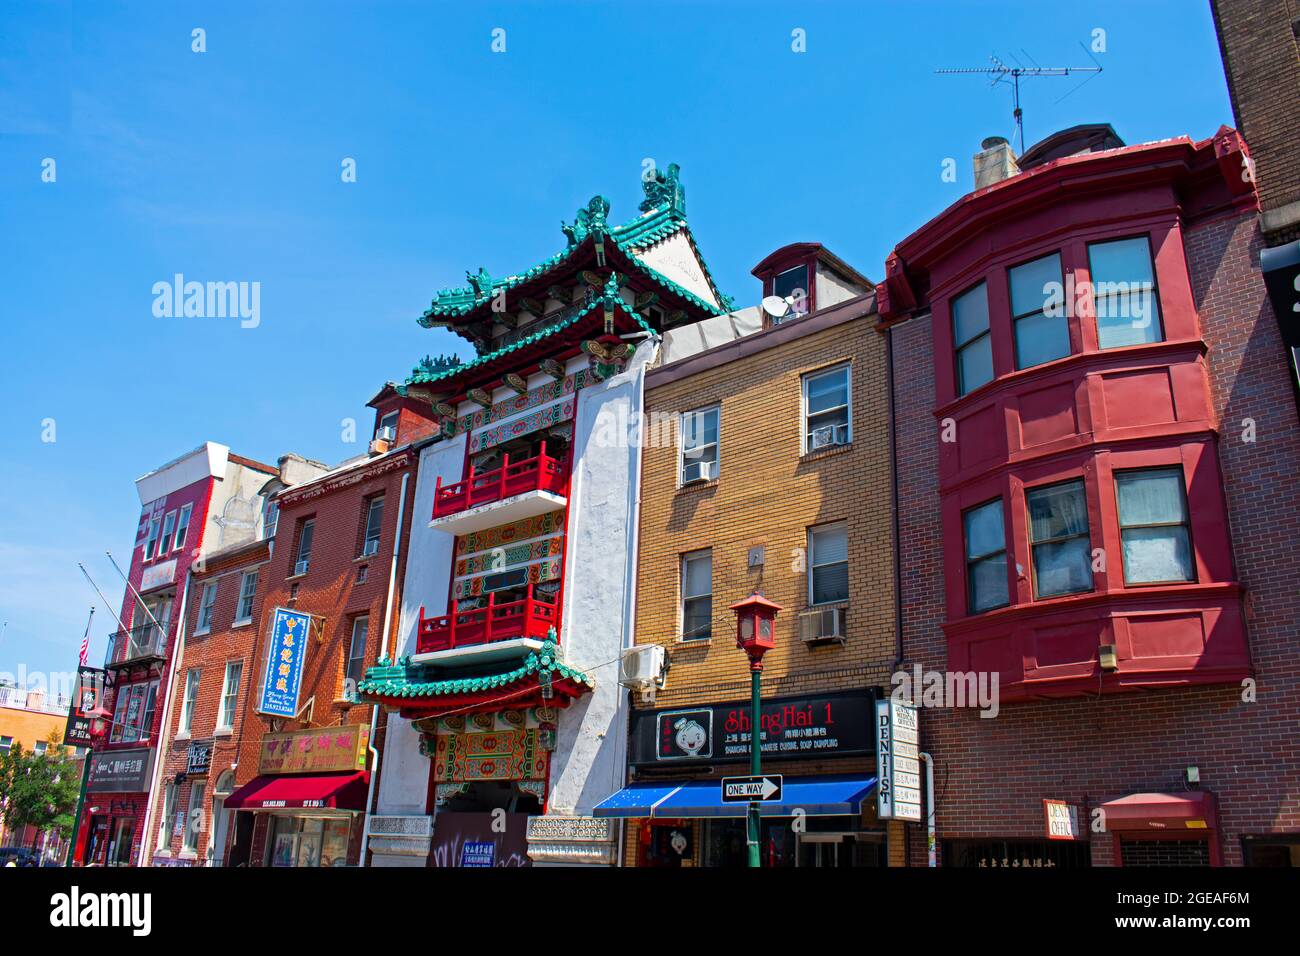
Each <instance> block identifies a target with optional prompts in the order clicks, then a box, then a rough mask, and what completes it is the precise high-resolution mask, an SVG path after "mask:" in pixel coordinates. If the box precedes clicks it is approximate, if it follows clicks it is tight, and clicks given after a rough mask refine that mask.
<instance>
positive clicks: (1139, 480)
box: [1115, 467, 1195, 584]
mask: <svg viewBox="0 0 1300 956" xmlns="http://www.w3.org/2000/svg"><path fill="white" fill-rule="evenodd" d="M1115 497H1116V499H1117V503H1118V506H1119V527H1120V541H1121V544H1122V547H1123V556H1124V583H1125V584H1165V583H1173V582H1179V581H1192V580H1195V576H1194V574H1193V573H1192V545H1191V533H1190V529H1189V528H1188V519H1187V498H1186V493H1185V489H1184V487H1183V473H1182V469H1181V468H1177V467H1174V468H1148V469H1143V470H1141V471H1123V472H1117V473H1116V475H1115Z"/></svg>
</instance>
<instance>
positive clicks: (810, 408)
mask: <svg viewBox="0 0 1300 956" xmlns="http://www.w3.org/2000/svg"><path fill="white" fill-rule="evenodd" d="M850 367H851V366H848V365H840V366H838V367H836V368H832V369H828V370H826V371H824V372H814V373H812V374H811V375H805V376H804V377H803V415H804V453H805V454H806V453H808V452H813V451H817V450H818V449H821V448H830V447H833V446H835V445H847V444H848V443H849V442H851V441H852V440H853V433H852V430H851V426H850V421H851V419H852V417H853V416H852V408H851V405H850V399H849V369H850Z"/></svg>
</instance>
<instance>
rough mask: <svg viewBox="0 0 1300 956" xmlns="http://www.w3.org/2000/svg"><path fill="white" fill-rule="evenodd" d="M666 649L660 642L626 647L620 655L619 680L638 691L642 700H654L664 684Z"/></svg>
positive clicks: (629, 688) (628, 687)
mask: <svg viewBox="0 0 1300 956" xmlns="http://www.w3.org/2000/svg"><path fill="white" fill-rule="evenodd" d="M663 679H664V649H663V647H662V646H661V645H659V644H637V645H636V646H635V647H626V648H624V649H623V653H622V654H621V655H620V656H619V661H618V682H619V684H621V685H622V686H623V687H626V688H627V689H628V690H632V691H637V692H639V693H640V694H641V699H642V700H649V701H652V700H654V694H655V691H656V690H658V689H659V688H660V687H662V686H663Z"/></svg>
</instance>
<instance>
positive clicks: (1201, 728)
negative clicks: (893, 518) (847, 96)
mask: <svg viewBox="0 0 1300 956" xmlns="http://www.w3.org/2000/svg"><path fill="white" fill-rule="evenodd" d="M1244 163H1245V152H1244V147H1243V144H1242V142H1241V140H1240V138H1239V137H1238V136H1237V135H1236V133H1235V132H1233V131H1232V130H1228V129H1226V128H1225V129H1221V130H1220V131H1219V132H1218V133H1217V134H1216V135H1215V136H1214V137H1212V138H1210V139H1207V140H1203V141H1200V142H1194V141H1192V140H1190V139H1188V138H1186V137H1178V138H1174V139H1169V140H1163V141H1160V142H1157V143H1150V144H1142V145H1137V146H1124V145H1123V144H1122V143H1121V142H1119V141H1118V137H1115V136H1114V134H1113V131H1110V130H1109V129H1108V128H1105V127H1082V128H1076V129H1075V130H1071V131H1066V132H1065V133H1062V134H1058V136H1056V137H1053V138H1052V142H1051V146H1050V148H1040V147H1034V148H1031V149H1030V150H1028V151H1027V152H1026V154H1025V155H1024V156H1022V157H1020V159H1019V162H1017V160H1016V157H1014V156H1013V155H1011V154H1010V149H1009V147H1008V146H1007V145H1006V143H1005V141H1003V140H997V139H993V140H988V141H986V142H985V144H984V149H983V150H982V152H981V153H980V154H979V155H978V156H977V182H976V185H977V189H976V191H975V192H973V193H970V194H968V195H966V196H965V197H963V198H962V199H960V200H959V201H958V202H956V203H954V204H953V205H952V206H950V207H949V208H948V209H947V210H945V211H944V212H942V213H941V214H940V215H938V216H937V217H935V218H934V219H932V220H931V221H930V222H928V223H926V224H925V225H924V226H923V227H922V228H921V229H919V230H918V231H917V232H915V233H914V234H913V235H911V236H909V237H908V238H907V239H905V240H903V241H902V242H901V243H899V244H898V246H897V247H896V249H895V251H894V253H893V254H892V255H891V256H890V258H889V261H888V263H887V266H886V279H885V281H884V282H882V283H881V285H880V287H879V289H878V296H879V303H880V305H879V307H880V314H881V328H882V330H883V332H884V334H885V335H886V336H887V337H888V339H889V341H890V353H891V356H892V382H893V394H892V402H893V405H894V407H895V408H896V426H895V445H894V454H895V457H896V460H897V486H898V488H899V493H900V505H899V526H900V527H899V540H898V555H899V566H900V576H899V583H900V590H901V594H900V606H901V613H902V626H903V654H902V657H903V663H904V666H905V667H908V668H910V667H912V666H914V665H915V666H918V667H919V668H920V669H921V670H922V671H924V672H935V673H938V674H940V675H945V674H951V673H963V674H964V673H975V674H984V675H991V674H996V675H997V676H998V677H999V679H1000V702H1001V706H1000V709H999V710H998V712H997V714H996V716H995V717H992V719H987V718H985V717H982V716H981V714H980V713H979V712H978V711H977V710H976V709H974V708H970V707H961V706H953V704H954V703H955V702H954V701H951V700H942V699H937V700H936V701H935V702H934V705H932V706H924V707H922V710H921V720H922V742H923V744H924V745H925V748H926V749H927V750H929V751H930V752H931V753H932V754H933V756H934V759H935V762H936V765H937V778H938V784H937V786H936V790H937V791H938V792H939V794H940V797H939V799H938V805H937V827H938V836H939V841H940V847H939V849H940V859H941V861H942V862H943V863H944V864H947V865H969V866H1001V865H1028V866H1054V865H1089V864H1094V865H1106V864H1114V865H1133V864H1142V863H1151V862H1162V863H1183V864H1206V863H1211V864H1214V863H1226V864H1239V863H1242V862H1243V861H1244V862H1288V861H1294V860H1296V858H1297V857H1296V843H1297V839H1298V838H1300V804H1297V792H1298V789H1297V783H1300V767H1298V765H1297V761H1296V757H1295V752H1294V748H1293V747H1292V746H1291V745H1290V738H1289V736H1288V735H1287V734H1285V733H1281V734H1279V733H1278V732H1277V728H1279V727H1288V726H1292V725H1294V723H1295V720H1296V718H1297V715H1298V711H1300V692H1298V691H1297V689H1296V687H1295V685H1294V681H1293V680H1292V679H1291V675H1293V674H1294V673H1295V669H1296V666H1297V664H1298V663H1300V660H1298V659H1297V650H1296V645H1295V640H1294V636H1295V624H1294V622H1295V620H1296V618H1297V615H1298V614H1300V587H1297V583H1298V582H1300V556H1298V555H1297V553H1296V551H1295V549H1294V548H1293V547H1292V546H1291V543H1292V542H1293V540H1294V538H1295V535H1296V533H1297V531H1298V530H1300V529H1297V527H1296V524H1297V518H1296V515H1297V508H1296V500H1295V482H1294V476H1295V475H1296V474H1297V471H1298V470H1300V430H1297V427H1296V420H1295V415H1294V411H1293V409H1292V406H1291V403H1290V401H1289V395H1288V385H1287V372H1286V368H1285V363H1284V357H1283V351H1282V349H1281V344H1280V341H1279V336H1278V329H1277V324H1276V321H1275V319H1274V317H1273V315H1272V312H1271V310H1270V308H1269V305H1268V301H1267V298H1266V296H1265V290H1264V287H1263V284H1262V282H1261V281H1260V277H1259V274H1258V272H1257V271H1256V270H1255V269H1254V265H1253V264H1254V262H1255V256H1256V255H1257V252H1258V248H1259V246H1260V243H1261V236H1260V228H1259V218H1258V215H1257V209H1258V207H1257V203H1256V196H1255V193H1254V190H1253V188H1252V186H1251V184H1250V182H1249V180H1248V178H1245V177H1243V176H1242V175H1241V171H1242V169H1243V167H1244ZM980 171H982V172H980ZM1125 309H1128V310H1129V311H1125ZM944 705H947V706H944ZM1048 800H1051V801H1059V802H1060V803H1061V804H1063V805H1064V807H1063V811H1062V812H1063V813H1065V814H1066V816H1067V819H1068V815H1069V814H1070V813H1071V812H1073V813H1074V814H1077V818H1078V823H1077V825H1075V826H1073V827H1067V828H1066V830H1065V832H1062V833H1058V834H1057V835H1058V836H1068V835H1069V831H1070V830H1073V832H1074V834H1075V835H1076V837H1077V839H1074V840H1069V839H1062V840H1048V839H1046V836H1047V826H1046V823H1045V804H1044V801H1048ZM909 829H913V828H909ZM910 855H911V859H912V860H913V861H915V862H921V861H922V860H923V859H924V841H923V840H913V842H912V847H911V854H910Z"/></svg>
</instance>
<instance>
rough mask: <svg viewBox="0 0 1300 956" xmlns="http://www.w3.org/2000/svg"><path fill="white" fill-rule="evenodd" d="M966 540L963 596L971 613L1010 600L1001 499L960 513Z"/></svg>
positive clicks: (989, 608) (997, 605)
mask: <svg viewBox="0 0 1300 956" xmlns="http://www.w3.org/2000/svg"><path fill="white" fill-rule="evenodd" d="M962 528H963V530H964V532H965V541H966V600H967V606H968V608H969V611H970V613H971V614H979V613H981V612H982V611H989V610H992V609H993V608H996V607H1003V606H1004V605H1006V604H1009V603H1010V598H1009V595H1008V592H1007V536H1006V530H1005V528H1004V525H1003V521H1002V499H1001V498H998V499H995V500H993V501H989V502H987V503H985V504H982V505H977V506H975V507H974V508H970V509H968V510H966V511H965V512H963V513H962Z"/></svg>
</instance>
